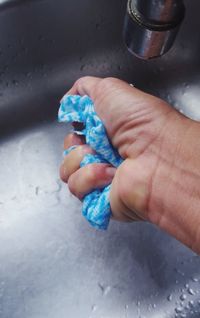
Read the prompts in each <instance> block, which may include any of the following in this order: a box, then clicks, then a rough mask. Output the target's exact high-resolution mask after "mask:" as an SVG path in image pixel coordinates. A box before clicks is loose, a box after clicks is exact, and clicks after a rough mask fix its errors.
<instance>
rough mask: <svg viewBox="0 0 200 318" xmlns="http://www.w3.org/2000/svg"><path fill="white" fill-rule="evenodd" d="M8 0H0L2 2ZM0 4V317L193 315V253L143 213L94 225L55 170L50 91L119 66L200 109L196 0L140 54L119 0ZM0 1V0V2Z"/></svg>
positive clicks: (199, 274)
mask: <svg viewBox="0 0 200 318" xmlns="http://www.w3.org/2000/svg"><path fill="white" fill-rule="evenodd" d="M4 2H6V1H4ZM8 2H9V3H10V4H12V5H4V4H3V2H2V7H1V4H0V136H1V137H0V176H1V179H0V317H1V318H27V317H28V318H44V317H46V318H66V317H70V318H79V317H80V318H129V317H134V318H139V317H140V318H145V317H146V318H147V317H148V318H160V317H162V318H173V317H182V318H183V317H186V318H188V317H195V318H197V317H199V316H200V259H199V257H198V256H197V255H195V254H194V253H193V252H192V251H190V250H189V249H188V248H186V247H185V246H183V245H182V244H181V243H179V242H177V241H176V240H175V239H173V238H171V237H169V236H168V235H167V234H166V233H163V232H162V231H160V230H159V229H157V228H156V227H154V226H153V225H151V224H144V223H137V224H122V223H117V222H112V223H111V224H110V227H109V230H108V231H106V232H102V231H97V230H94V229H93V228H91V227H90V226H89V224H88V223H87V222H86V221H85V220H84V218H83V217H82V216H81V204H80V203H79V202H78V201H77V200H76V199H75V198H74V197H72V196H71V195H70V193H69V192H68V190H67V187H66V185H64V184H63V183H62V182H61V181H60V180H59V175H58V169H59V164H60V162H61V160H62V143H63V138H64V136H65V135H66V134H67V133H68V132H69V129H70V128H69V127H68V126H66V125H61V124H58V123H57V121H56V116H57V109H58V106H59V99H60V98H61V97H62V95H64V93H65V92H66V90H67V89H68V88H69V87H70V86H71V85H72V83H73V82H74V81H75V80H76V79H77V78H79V77H81V76H84V75H95V76H103V77H105V76H117V77H119V78H122V79H124V80H126V81H128V82H129V83H133V84H134V85H135V86H136V87H138V88H141V89H143V90H145V91H147V92H150V93H152V94H155V95H157V96H160V97H162V98H163V99H165V100H167V101H168V102H170V103H171V104H172V105H173V106H174V107H176V108H177V109H178V110H180V111H181V112H183V113H184V114H186V115H187V116H189V117H191V118H193V119H195V120H200V104H199V97H200V90H199V86H200V59H199V48H200V38H199V32H198V30H199V10H200V3H199V1H197V0H196V1H195V0H193V1H189V0H188V1H185V3H186V7H187V14H186V19H185V21H184V23H183V25H182V28H181V31H180V33H179V36H178V38H177V41H176V44H175V45H174V47H173V48H172V49H171V51H170V52H169V53H168V54H167V55H166V56H164V57H162V58H160V59H157V60H152V61H149V62H146V61H141V60H138V59H137V58H135V57H133V56H131V55H130V54H129V53H128V52H127V50H126V48H125V46H124V44H123V41H122V37H121V33H122V25H123V18H124V14H125V8H126V1H122V0H110V1H107V0H101V1H93V0H85V1H81V0H79V1H78V2H77V1H76V2H75V1H70V0H68V1H66V0H56V1H55V0H40V1H21V0H20V1H16V0H15V1H13V3H12V1H8ZM0 3H1V2H0Z"/></svg>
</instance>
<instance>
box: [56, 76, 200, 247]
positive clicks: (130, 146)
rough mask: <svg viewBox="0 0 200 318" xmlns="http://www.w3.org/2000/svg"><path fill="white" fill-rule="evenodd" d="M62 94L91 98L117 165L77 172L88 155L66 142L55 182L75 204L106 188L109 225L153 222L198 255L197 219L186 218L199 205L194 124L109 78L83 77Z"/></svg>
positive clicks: (74, 141) (72, 140)
mask: <svg viewBox="0 0 200 318" xmlns="http://www.w3.org/2000/svg"><path fill="white" fill-rule="evenodd" d="M68 93H69V94H79V95H89V96H90V97H91V99H92V100H93V101H94V104H95V110H96V112H97V114H98V115H99V117H100V118H101V119H102V121H103V123H104V125H105V127H106V131H107V134H108V136H109V138H110V140H111V142H112V144H113V146H114V147H115V148H116V149H118V152H119V153H120V155H121V156H122V158H123V159H124V162H123V163H122V164H121V165H120V167H119V168H118V169H117V170H116V169H114V168H111V167H110V166H109V165H106V164H93V165H88V166H86V167H84V168H80V162H81V161H82V159H83V157H84V155H85V154H86V153H92V152H93V150H92V149H91V148H89V146H87V145H85V144H84V140H83V138H80V137H78V136H77V135H75V134H71V135H69V136H67V137H66V139H65V149H67V148H69V147H70V146H72V145H79V146H78V147H77V149H75V150H73V151H72V152H71V153H70V154H69V155H68V156H66V158H65V160H64V163H63V164H62V166H61V173H60V174H61V178H62V180H63V181H64V182H68V186H69V189H70V191H71V192H72V193H73V194H74V195H76V196H77V197H78V198H80V199H82V198H83V197H84V196H85V195H86V194H87V193H89V192H90V191H92V190H93V189H95V188H99V187H104V186H105V185H107V184H109V183H111V181H112V187H111V193H110V204H111V209H112V214H113V218H114V219H116V220H120V221H134V220H147V221H150V222H153V223H154V224H157V225H158V226H159V227H161V228H163V229H165V230H166V231H168V232H169V233H171V234H173V235H174V236H176V237H177V238H178V239H180V240H181V241H182V242H184V243H185V244H187V245H189V246H191V247H192V248H193V249H195V250H197V247H196V245H197V242H198V245H199V242H200V241H199V239H200V238H198V230H196V229H195V228H194V222H195V223H196V224H198V225H199V224H200V216H199V213H198V215H197V214H196V213H193V214H192V217H191V213H189V212H188V211H189V210H190V209H189V207H190V208H191V206H192V207H193V208H194V207H195V206H196V205H197V206H198V205H199V198H200V193H199V190H198V189H199V184H198V183H197V182H196V181H195V180H196V177H197V176H198V171H199V170H198V169H199V168H200V164H199V163H200V161H199V159H198V162H197V160H196V158H197V156H193V152H194V149H195V150H197V149H198V151H199V146H198V147H196V145H195V143H194V137H195V134H196V133H197V131H198V132H199V124H196V123H194V122H192V121H191V120H189V119H186V118H185V117H183V116H182V115H180V114H179V113H178V112H176V111H175V110H174V109H173V108H171V107H170V106H169V105H168V104H167V103H165V102H164V101H162V100H160V99H158V98H156V97H153V96H151V95H148V94H145V93H143V92H141V91H139V90H137V89H135V88H132V87H130V85H128V84H126V83H125V82H122V81H120V80H117V79H113V78H107V79H100V78H94V77H85V78H82V79H80V80H78V81H77V82H76V83H75V84H74V86H73V87H72V89H71V90H70V91H69V92H68ZM193 147H195V148H193ZM199 152H200V151H199ZM192 157H194V158H192ZM188 158H189V159H191V160H189V161H188ZM192 159H193V160H192ZM183 177H184V184H183V182H182V180H183ZM189 187H191V189H189ZM191 193H192V194H193V193H195V196H191ZM183 197H184V198H183ZM186 197H187V198H186ZM188 209H189V210H188ZM183 210H184V211H185V212H184V216H183V212H182V211H183ZM194 231H195V235H194Z"/></svg>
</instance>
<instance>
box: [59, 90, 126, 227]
mask: <svg viewBox="0 0 200 318" xmlns="http://www.w3.org/2000/svg"><path fill="white" fill-rule="evenodd" d="M58 121H59V122H64V123H72V122H80V123H83V124H84V128H83V130H82V131H75V132H76V133H77V134H79V135H84V136H85V138H86V143H87V144H88V145H89V146H90V147H91V148H92V149H93V150H95V152H96V154H95V155H91V154H87V155H86V156H85V157H84V159H83V160H82V162H81V167H84V166H85V165H87V164H91V163H110V164H111V165H113V166H115V167H118V166H119V165H120V164H121V162H122V158H121V157H120V155H119V154H118V152H117V151H116V150H115V149H114V148H113V147H112V145H111V143H110V141H109V139H108V137H107V134H106V130H105V128H104V125H103V123H102V121H101V119H100V118H99V117H98V116H97V114H96V112H95V110H94V103H93V101H92V100H91V99H90V98H89V97H88V96H79V95H65V96H64V97H63V99H62V100H61V105H60V108H59V112H58ZM75 147H76V146H72V147H70V148H69V149H68V150H66V151H65V152H64V155H67V154H68V153H69V152H70V151H72V150H73V149H74V148H75ZM109 193H110V185H108V186H106V187H105V188H104V189H98V190H94V191H93V192H91V193H89V194H87V195H86V196H85V197H84V199H83V208H82V212H83V215H84V216H85V218H86V219H87V220H88V221H89V222H90V224H91V225H92V226H93V227H95V228H97V229H104V230H106V229H107V227H108V224H109V221H110V217H111V209H110V202H109Z"/></svg>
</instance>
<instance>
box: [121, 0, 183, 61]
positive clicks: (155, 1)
mask: <svg viewBox="0 0 200 318" xmlns="http://www.w3.org/2000/svg"><path fill="white" fill-rule="evenodd" d="M184 15H185V6H184V3H183V0H148V1H147V0H128V5H127V12H126V17H125V23H124V30H123V35H124V39H125V43H126V45H127V47H128V50H129V51H130V52H131V53H133V54H134V55H136V56H137V57H139V58H142V59H151V58H156V57H159V56H161V55H163V54H165V53H166V52H167V51H168V50H169V49H170V48H171V47H172V45H173V43H174V40H175V38H176V35H177V33H178V30H179V28H180V25H181V22H182V21H183V19H184Z"/></svg>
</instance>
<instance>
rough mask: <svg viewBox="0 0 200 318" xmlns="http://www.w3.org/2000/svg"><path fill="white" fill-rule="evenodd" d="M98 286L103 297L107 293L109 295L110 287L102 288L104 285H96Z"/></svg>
mask: <svg viewBox="0 0 200 318" xmlns="http://www.w3.org/2000/svg"><path fill="white" fill-rule="evenodd" d="M98 286H99V288H100V289H101V291H102V294H103V295H104V296H106V295H108V293H109V292H110V290H111V287H110V286H104V285H103V284H101V283H98Z"/></svg>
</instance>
